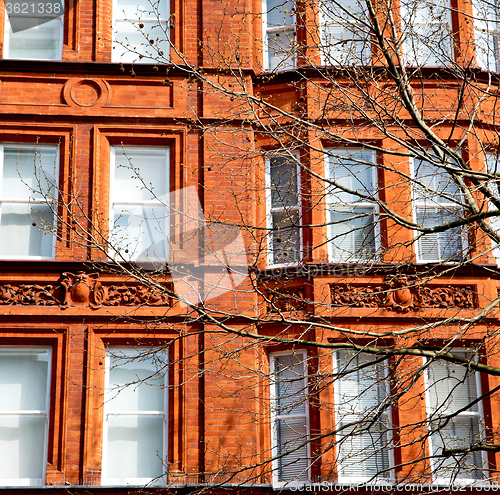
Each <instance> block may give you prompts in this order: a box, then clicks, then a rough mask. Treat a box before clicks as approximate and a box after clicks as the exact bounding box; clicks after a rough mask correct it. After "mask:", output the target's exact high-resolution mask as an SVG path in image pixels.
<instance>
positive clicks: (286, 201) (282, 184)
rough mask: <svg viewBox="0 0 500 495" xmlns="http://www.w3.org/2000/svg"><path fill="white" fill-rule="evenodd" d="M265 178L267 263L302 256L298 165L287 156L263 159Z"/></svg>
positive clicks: (286, 261) (288, 261) (292, 261)
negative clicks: (267, 230)
mask: <svg viewBox="0 0 500 495" xmlns="http://www.w3.org/2000/svg"><path fill="white" fill-rule="evenodd" d="M266 165H267V169H268V170H267V180H268V199H267V202H268V208H267V209H268V225H269V228H270V230H271V232H270V236H268V239H269V264H271V265H283V264H296V263H299V262H300V260H301V250H302V249H301V247H302V243H301V229H300V223H301V207H300V167H299V166H298V165H297V163H295V161H294V160H293V159H290V158H288V157H282V156H278V157H272V158H269V159H268V160H267V162H266Z"/></svg>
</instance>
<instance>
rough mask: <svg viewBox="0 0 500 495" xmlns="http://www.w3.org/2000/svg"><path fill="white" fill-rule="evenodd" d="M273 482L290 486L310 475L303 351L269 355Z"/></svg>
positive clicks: (277, 485)
mask: <svg viewBox="0 0 500 495" xmlns="http://www.w3.org/2000/svg"><path fill="white" fill-rule="evenodd" d="M271 422H272V442H273V443H272V445H273V449H272V454H273V485H274V487H275V488H278V487H293V486H298V485H302V484H304V483H307V482H308V481H309V479H310V473H309V468H310V452H309V451H310V447H309V441H308V439H309V408H308V384H307V355H306V352H305V351H296V352H293V353H292V352H281V353H276V354H272V355H271Z"/></svg>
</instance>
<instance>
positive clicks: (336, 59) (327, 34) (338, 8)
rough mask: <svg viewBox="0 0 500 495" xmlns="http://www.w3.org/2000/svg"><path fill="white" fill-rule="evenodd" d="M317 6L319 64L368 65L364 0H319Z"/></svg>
mask: <svg viewBox="0 0 500 495" xmlns="http://www.w3.org/2000/svg"><path fill="white" fill-rule="evenodd" d="M320 8H321V10H320V15H321V29H320V31H321V51H322V58H323V64H325V65H365V64H370V63H371V48H370V33H369V30H368V28H367V24H369V21H368V19H367V16H366V12H365V9H366V4H365V2H364V0H342V1H340V2H338V1H337V0H323V1H322V2H321V3H320Z"/></svg>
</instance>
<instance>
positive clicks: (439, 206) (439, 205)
mask: <svg viewBox="0 0 500 495" xmlns="http://www.w3.org/2000/svg"><path fill="white" fill-rule="evenodd" d="M424 161H425V160H424ZM429 163H431V162H429ZM431 164H432V163H431ZM410 171H411V177H412V179H413V180H417V181H418V180H419V179H418V178H417V177H416V169H415V158H410ZM437 172H438V173H440V171H439V170H438V171H437ZM444 174H446V172H444ZM450 177H451V176H450ZM413 180H412V214H413V218H414V220H415V222H416V223H418V222H417V218H418V216H417V210H418V209H419V208H422V209H424V208H425V209H426V210H436V211H438V210H450V209H455V210H457V211H460V210H463V209H462V208H461V207H460V206H458V205H456V206H453V205H454V203H452V202H450V201H440V198H441V196H437V197H434V199H433V200H432V201H433V203H432V205H431V206H429V205H428V204H427V202H426V201H425V199H422V198H419V199H417V193H416V188H417V184H416V183H415V182H413ZM458 193H459V195H460V197H461V193H460V191H458ZM460 229H461V235H460V240H461V243H462V253H461V254H462V256H461V259H460V260H445V259H443V258H442V257H441V251H442V248H441V243H440V242H439V240H440V235H441V234H446V233H447V232H448V231H444V232H438V233H436V234H423V235H422V233H421V232H419V231H414V245H415V255H416V258H417V263H440V262H443V261H444V262H446V263H450V264H453V263H460V262H461V261H463V260H464V259H466V253H467V249H468V242H467V236H466V229H465V227H463V226H462V227H460ZM425 235H437V238H438V253H439V257H438V258H436V259H424V258H423V257H422V255H421V247H420V246H421V245H420V243H421V241H422V238H423V237H424V236H425ZM458 254H460V253H457V257H458Z"/></svg>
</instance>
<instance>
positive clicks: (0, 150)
mask: <svg viewBox="0 0 500 495" xmlns="http://www.w3.org/2000/svg"><path fill="white" fill-rule="evenodd" d="M5 148H14V149H16V150H21V149H32V150H33V151H34V152H35V153H36V154H38V153H43V150H44V149H51V150H55V154H56V159H55V163H54V179H55V180H56V182H57V183H56V184H55V188H54V198H52V201H51V203H52V205H51V208H53V209H55V208H57V199H58V198H57V196H58V187H59V186H58V183H59V148H58V147H57V146H50V145H38V144H37V145H29V144H17V143H2V144H0V225H1V221H2V206H3V205H4V204H6V205H7V204H8V205H14V204H15V205H26V206H27V207H29V206H30V205H37V204H41V205H46V204H48V202H49V198H45V199H43V198H42V199H34V198H30V197H29V196H28V197H27V198H21V197H19V198H16V199H13V198H11V199H9V200H7V201H4V200H3V199H2V196H1V192H2V181H3V166H4V158H5V153H4V151H5ZM36 167H37V171H38V172H39V171H40V170H41V169H40V168H39V166H38V164H37V165H36ZM21 179H22V177H21ZM33 228H37V227H33ZM56 229H57V215H56V213H55V212H54V215H53V221H52V252H51V255H50V256H41V255H40V256H38V255H35V256H20V255H18V254H12V255H3V256H1V258H2V259H5V260H51V259H55V257H56V242H57V235H56Z"/></svg>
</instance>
